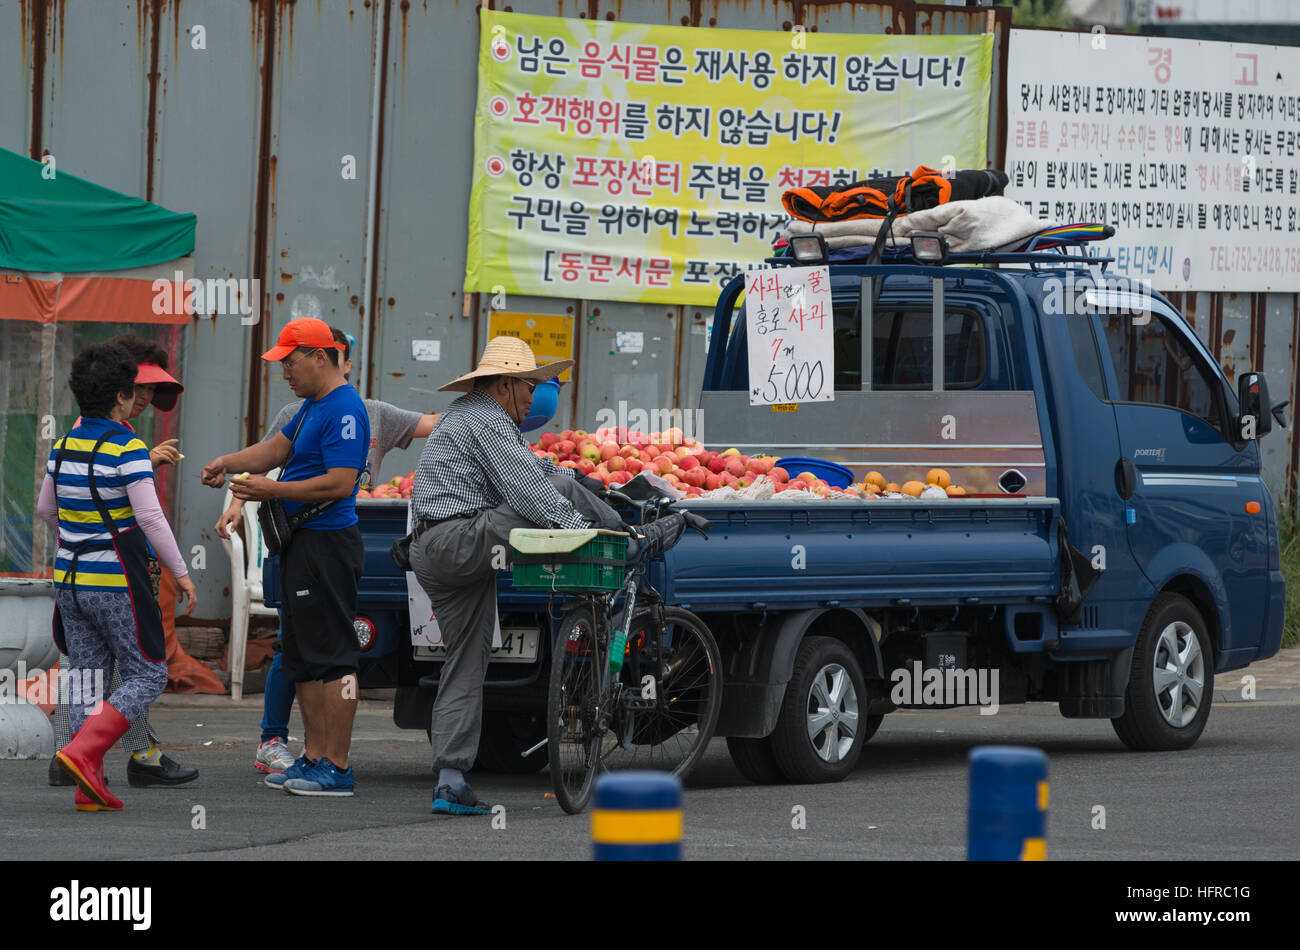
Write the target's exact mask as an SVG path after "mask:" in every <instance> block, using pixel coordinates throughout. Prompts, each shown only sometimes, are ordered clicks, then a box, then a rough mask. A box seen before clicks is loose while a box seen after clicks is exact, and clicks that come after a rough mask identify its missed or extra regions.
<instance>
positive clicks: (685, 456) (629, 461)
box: [529, 426, 855, 498]
mask: <svg viewBox="0 0 1300 950" xmlns="http://www.w3.org/2000/svg"><path fill="white" fill-rule="evenodd" d="M529 448H531V449H532V450H533V452H534V454H536V455H537V456H538V457H540V458H549V459H550V460H551V461H552V462H554V463H555V464H556V465H558V466H560V467H561V468H573V469H577V470H578V471H579V472H581V473H582V474H584V475H590V476H591V477H592V478H597V479H599V480H600V481H602V482H604V484H605V487H606V488H610V487H617V486H619V485H622V484H624V483H625V482H628V481H630V480H631V479H632V477H633V476H635V475H636V474H637V473H638V472H643V471H649V472H651V473H653V474H655V475H658V476H660V477H662V478H664V479H666V480H667V481H668V482H670V483H671V484H672V485H673V486H674V487H676V488H677V489H679V490H681V491H683V492H685V493H686V495H687V496H688V497H692V498H695V497H699V496H700V495H703V494H705V493H706V492H710V491H713V490H714V489H718V488H736V489H740V488H746V487H748V486H749V485H752V484H753V483H754V481H755V479H757V478H758V477H759V476H760V475H766V476H767V477H768V478H770V479H771V480H772V481H773V482H775V483H776V490H777V491H778V492H781V491H787V490H798V491H809V492H813V493H815V494H818V495H821V496H823V497H828V496H830V495H834V494H840V493H841V492H840V491H839V490H838V489H835V488H831V487H830V485H829V484H827V483H826V482H825V481H824V480H822V479H820V478H817V477H816V476H815V475H813V474H812V473H810V472H801V473H799V474H798V475H796V476H795V477H794V478H793V479H792V478H791V477H790V473H789V472H787V471H786V470H785V469H783V468H781V467H779V466H778V465H777V464H776V461H777V460H776V458H775V457H773V456H768V455H756V456H754V457H752V458H751V457H750V456H748V455H741V454H740V451H739V450H738V449H727V450H726V451H723V452H712V451H710V450H708V449H706V448H705V447H704V445H703V444H702V443H700V442H698V441H696V440H695V439H687V438H685V437H684V435H683V434H682V430H681V429H669V430H667V431H666V432H651V433H650V434H649V435H646V434H645V433H642V432H638V431H636V430H635V429H626V428H623V427H621V426H620V427H618V428H616V429H609V428H606V429H597V430H596V431H595V432H594V433H587V432H586V431H584V430H582V429H565V430H564V431H563V432H560V433H555V432H543V433H542V435H541V437H540V438H539V439H538V440H537V441H536V442H534V443H533V444H532V445H531V446H529ZM849 493H850V494H854V493H855V492H853V491H852V490H850V492H849Z"/></svg>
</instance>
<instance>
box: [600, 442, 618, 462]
mask: <svg viewBox="0 0 1300 950" xmlns="http://www.w3.org/2000/svg"><path fill="white" fill-rule="evenodd" d="M618 449H619V445H618V443H617V442H602V443H601V446H600V460H601V461H602V462H608V461H609V460H610V459H612V458H613V457H614V456H615V455H618Z"/></svg>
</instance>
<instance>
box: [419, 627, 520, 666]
mask: <svg viewBox="0 0 1300 950" xmlns="http://www.w3.org/2000/svg"><path fill="white" fill-rule="evenodd" d="M412 651H413V653H414V655H415V658H416V659H418V660H442V659H445V658H446V656H447V648H446V647H445V646H443V645H442V644H438V645H437V646H418V645H417V646H415V647H413V648H412ZM488 659H489V660H490V661H491V662H493V663H531V662H533V661H534V660H536V659H537V628H536V627H502V628H501V645H500V646H494V647H493V648H492V653H491V654H490V655H489V657H488Z"/></svg>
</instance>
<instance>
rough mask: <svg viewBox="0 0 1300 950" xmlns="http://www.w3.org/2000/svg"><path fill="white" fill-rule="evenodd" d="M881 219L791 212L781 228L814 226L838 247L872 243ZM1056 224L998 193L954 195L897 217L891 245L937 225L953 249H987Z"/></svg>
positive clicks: (799, 231) (789, 231)
mask: <svg viewBox="0 0 1300 950" xmlns="http://www.w3.org/2000/svg"><path fill="white" fill-rule="evenodd" d="M883 223H884V221H883V219H881V218H858V219H856V220H853V221H825V222H822V223H820V224H816V225H814V224H813V223H812V222H811V221H801V220H799V219H798V218H792V219H791V220H790V222H789V224H788V225H787V226H786V230H785V231H784V232H782V233H783V236H784V237H786V238H788V237H789V236H790V235H791V234H810V233H812V232H813V231H816V232H817V233H818V234H821V235H822V236H823V237H825V238H826V246H827V247H829V248H831V249H832V250H834V249H836V248H841V247H857V246H860V245H863V244H872V243H874V242H875V240H876V236H877V235H878V234H879V233H880V226H881V224H883ZM1055 226H1056V225H1055V224H1054V223H1053V222H1051V221H1040V220H1038V219H1037V218H1035V217H1034V216H1033V215H1031V214H1030V213H1029V211H1028V209H1026V208H1025V206H1024V205H1022V204H1020V203H1019V202H1016V201H1014V200H1012V199H1011V198H1006V197H1003V196H1000V195H999V196H994V197H990V198H977V199H975V200H974V201H950V202H948V203H947V204H942V205H939V206H937V207H934V208H926V209H925V210H924V211H913V212H912V213H911V214H906V215H902V216H900V217H898V218H895V219H894V228H893V235H892V236H891V240H890V242H889V243H890V246H891V247H896V246H898V245H900V244H907V243H908V242H909V241H910V240H911V235H912V232H913V231H938V232H939V233H940V234H942V235H943V236H944V237H945V238H946V239H947V240H948V249H949V250H950V251H953V252H954V253H967V252H970V251H989V250H997V249H999V248H1005V247H1014V246H1015V245H1017V244H1019V243H1020V242H1021V241H1023V240H1025V238H1027V237H1029V236H1030V235H1032V234H1036V233H1037V232H1039V231H1041V230H1043V229H1044V228H1051V227H1055Z"/></svg>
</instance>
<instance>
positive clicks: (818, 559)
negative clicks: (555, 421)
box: [357, 497, 1060, 612]
mask: <svg viewBox="0 0 1300 950" xmlns="http://www.w3.org/2000/svg"><path fill="white" fill-rule="evenodd" d="M407 504H408V502H407V501H406V500H405V499H375V500H363V501H360V502H358V504H357V511H358V515H359V517H360V519H361V529H362V536H363V539H364V541H365V546H366V562H365V574H364V576H363V577H362V579H361V587H360V591H359V595H360V600H361V601H362V602H363V603H365V604H367V605H370V606H371V607H378V606H381V605H382V606H384V607H387V608H389V609H405V607H406V603H407V593H406V579H405V577H404V576H403V575H402V574H401V573H400V572H399V571H398V570H397V568H396V567H395V566H394V565H393V563H392V561H391V560H390V559H389V556H388V548H389V546H390V545H391V544H392V542H393V540H394V539H396V538H398V537H400V536H401V535H403V534H404V533H405V531H406V507H407ZM683 505H684V506H685V503H683ZM688 507H689V509H690V510H691V511H695V512H698V513H699V514H702V515H704V516H705V517H707V518H709V519H710V520H711V521H713V524H714V527H713V530H712V532H711V534H710V537H709V539H708V540H707V541H706V540H704V539H703V538H701V537H699V536H698V535H695V534H693V533H691V532H687V533H686V535H684V536H683V538H682V539H681V541H680V542H678V544H677V545H676V546H675V547H674V548H672V549H671V550H670V551H668V552H667V554H666V555H665V556H664V560H663V562H662V563H659V564H656V565H654V566H652V568H651V572H650V578H651V583H653V584H654V585H655V587H656V588H657V589H658V590H659V591H660V593H661V594H662V595H663V596H664V598H665V600H666V601H667V602H668V603H673V604H680V605H682V606H686V607H689V608H690V609H692V610H696V611H700V612H712V611H724V610H754V609H785V608H793V609H799V608H805V607H814V606H825V605H828V604H830V605H839V606H844V607H884V606H925V605H927V604H952V603H954V592H956V591H960V592H961V598H960V600H961V603H965V604H978V603H988V604H995V603H1025V602H1029V601H1033V600H1050V599H1052V598H1054V597H1055V596H1056V594H1057V593H1058V592H1059V590H1060V564H1059V555H1058V548H1057V538H1056V523H1057V514H1058V511H1059V507H1060V503H1059V502H1058V501H1057V500H1056V499H1055V498H1045V497H1030V498H997V499H973V498H971V499H964V498H950V499H947V500H936V501H923V500H919V499H911V498H908V499H883V498H882V499H874V500H871V501H862V500H858V499H853V500H845V501H832V500H819V501H815V502H808V501H798V500H791V501H786V500H784V499H781V498H777V499H772V500H765V501H757V502H748V501H705V500H701V499H695V500H693V501H691V502H690V503H689V506H688ZM497 586H498V594H499V597H500V599H501V601H502V602H503V604H505V605H508V606H518V607H527V606H533V605H537V606H540V605H543V604H545V602H546V600H547V595H546V594H544V593H535V592H532V591H529V592H518V591H513V590H511V587H510V573H509V572H508V571H506V572H502V574H501V575H500V577H499V579H498V585H497Z"/></svg>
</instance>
